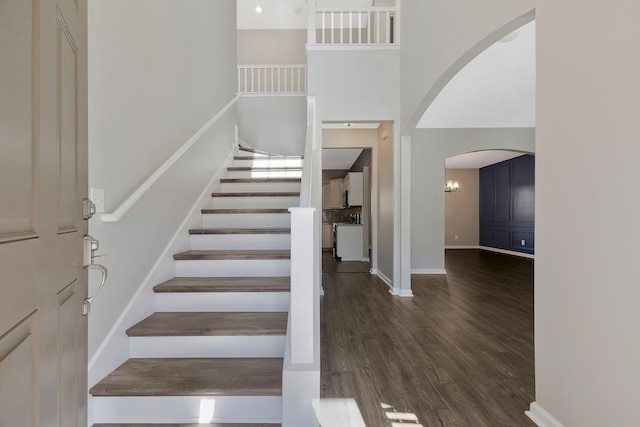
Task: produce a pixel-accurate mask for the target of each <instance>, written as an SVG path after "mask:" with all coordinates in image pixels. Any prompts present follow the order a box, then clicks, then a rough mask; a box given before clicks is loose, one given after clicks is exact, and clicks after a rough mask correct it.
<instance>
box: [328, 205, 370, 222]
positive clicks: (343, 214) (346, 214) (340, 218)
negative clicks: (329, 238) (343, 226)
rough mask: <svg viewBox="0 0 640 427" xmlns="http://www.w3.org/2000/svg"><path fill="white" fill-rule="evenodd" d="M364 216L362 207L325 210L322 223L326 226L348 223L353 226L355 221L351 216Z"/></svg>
mask: <svg viewBox="0 0 640 427" xmlns="http://www.w3.org/2000/svg"><path fill="white" fill-rule="evenodd" d="M360 214H362V206H355V207H352V208H346V209H323V210H322V222H323V223H325V224H333V223H347V224H351V223H354V222H355V221H354V220H353V218H352V217H351V215H353V216H355V215H360Z"/></svg>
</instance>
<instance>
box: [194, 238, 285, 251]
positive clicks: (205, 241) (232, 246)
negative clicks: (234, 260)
mask: <svg viewBox="0 0 640 427" xmlns="http://www.w3.org/2000/svg"><path fill="white" fill-rule="evenodd" d="M290 248H291V234H192V235H191V249H193V250H205V249H212V250H213V249H216V250H217V249H225V250H239V249H290Z"/></svg>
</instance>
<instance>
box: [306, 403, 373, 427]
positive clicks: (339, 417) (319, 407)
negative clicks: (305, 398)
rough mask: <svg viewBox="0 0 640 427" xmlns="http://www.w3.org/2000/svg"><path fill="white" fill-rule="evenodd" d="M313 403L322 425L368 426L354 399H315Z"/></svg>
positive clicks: (327, 426) (341, 426)
mask: <svg viewBox="0 0 640 427" xmlns="http://www.w3.org/2000/svg"><path fill="white" fill-rule="evenodd" d="M312 404H313V409H314V410H315V411H316V417H318V421H319V422H320V425H321V426H322V427H366V424H365V423H364V419H363V418H362V414H361V413H360V409H359V408H358V404H357V403H356V401H355V400H354V399H314V401H313V402H312Z"/></svg>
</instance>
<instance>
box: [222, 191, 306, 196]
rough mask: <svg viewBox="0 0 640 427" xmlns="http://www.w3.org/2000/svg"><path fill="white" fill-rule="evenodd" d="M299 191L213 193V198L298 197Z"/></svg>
mask: <svg viewBox="0 0 640 427" xmlns="http://www.w3.org/2000/svg"><path fill="white" fill-rule="evenodd" d="M298 196H300V192H299V191H247V192H234V193H219V192H216V193H211V197H298Z"/></svg>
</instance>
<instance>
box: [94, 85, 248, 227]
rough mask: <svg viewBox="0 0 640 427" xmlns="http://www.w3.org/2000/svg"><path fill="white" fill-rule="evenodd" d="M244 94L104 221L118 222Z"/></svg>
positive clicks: (105, 217) (194, 136)
mask: <svg viewBox="0 0 640 427" xmlns="http://www.w3.org/2000/svg"><path fill="white" fill-rule="evenodd" d="M241 96H242V95H240V94H238V95H236V97H235V98H233V99H232V100H231V101H230V102H229V103H228V104H227V105H225V106H224V107H222V109H221V110H220V111H218V112H217V113H216V114H215V115H214V116H213V117H211V118H210V119H209V120H208V121H207V122H206V123H205V124H204V125H203V126H202V127H201V128H200V129H198V130H197V131H196V132H195V133H194V134H193V135H192V136H191V138H189V139H188V140H187V142H185V143H184V144H182V146H181V147H180V148H178V150H177V151H176V152H175V153H173V154H172V155H171V157H169V158H168V159H167V160H166V161H165V162H164V163H163V164H162V165H160V167H159V168H158V169H156V171H155V172H154V173H152V174H151V175H150V176H149V178H147V179H146V180H145V181H144V182H143V183H142V184H140V186H139V187H138V188H137V189H136V190H135V191H134V192H133V193H131V195H130V196H129V197H127V199H126V200H125V201H124V202H122V204H121V205H120V206H118V208H117V209H116V210H115V211H113V213H105V214H102V215H100V219H101V220H102V221H103V222H118V221H119V220H120V219H121V218H122V217H123V216H124V214H125V213H127V211H128V210H129V209H131V208H132V207H133V205H135V204H136V203H137V202H138V200H140V198H141V197H142V196H143V195H144V193H146V192H147V191H148V190H149V189H150V188H151V187H152V186H153V184H155V183H156V181H157V180H158V179H159V178H160V177H161V176H162V175H163V174H164V173H165V172H166V171H167V170H168V169H169V168H170V167H171V166H172V165H173V164H174V163H175V162H176V161H178V159H179V158H180V157H182V155H183V154H184V153H186V152H187V151H188V150H189V148H191V146H193V144H195V143H196V142H197V141H198V140H199V139H200V137H201V136H202V135H203V134H204V133H205V132H206V131H207V130H209V128H210V127H211V126H213V124H214V123H215V122H217V121H218V120H219V119H220V117H222V116H223V115H224V114H225V113H226V112H227V111H228V110H229V109H230V108H231V107H232V106H233V105H234V104H235V103H236V102H237V101H238V99H239V98H240V97H241Z"/></svg>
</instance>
